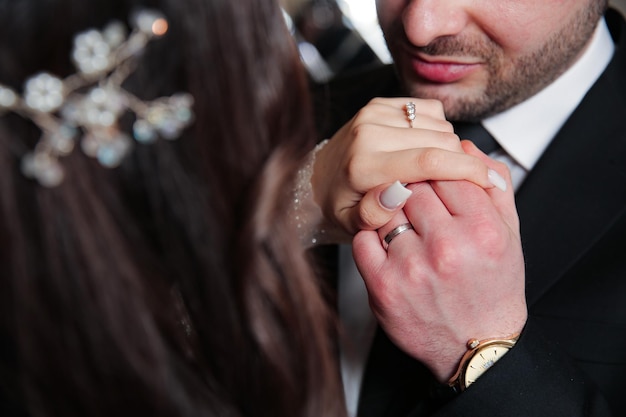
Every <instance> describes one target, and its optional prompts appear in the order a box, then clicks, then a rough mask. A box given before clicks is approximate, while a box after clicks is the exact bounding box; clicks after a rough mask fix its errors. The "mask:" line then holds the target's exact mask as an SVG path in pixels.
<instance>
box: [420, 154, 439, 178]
mask: <svg viewBox="0 0 626 417" xmlns="http://www.w3.org/2000/svg"><path fill="white" fill-rule="evenodd" d="M441 163H442V155H441V151H440V150H439V149H436V148H424V149H423V150H422V151H421V152H420V153H419V154H418V156H417V161H416V164H417V166H419V167H420V169H421V170H422V171H424V172H425V173H426V175H427V176H430V175H431V174H432V173H434V172H437V171H438V170H439V167H440V166H441Z"/></svg>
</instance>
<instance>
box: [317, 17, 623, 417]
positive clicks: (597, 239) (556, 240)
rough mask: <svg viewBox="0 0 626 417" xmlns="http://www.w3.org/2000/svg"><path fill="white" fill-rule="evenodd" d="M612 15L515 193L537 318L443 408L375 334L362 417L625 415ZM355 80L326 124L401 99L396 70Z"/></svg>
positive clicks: (335, 87)
mask: <svg viewBox="0 0 626 417" xmlns="http://www.w3.org/2000/svg"><path fill="white" fill-rule="evenodd" d="M606 18H607V22H608V23H609V28H610V30H611V34H612V36H613V38H614V41H615V43H616V47H617V49H616V52H615V56H614V57H613V59H612V61H611V63H610V65H609V67H608V68H607V69H606V71H605V72H604V73H603V74H602V76H601V78H600V79H599V80H598V81H597V82H596V83H595V85H594V86H593V87H592V89H591V90H590V91H589V92H588V93H587V95H586V96H585V98H584V100H583V101H582V102H581V104H580V105H579V106H578V108H577V109H576V110H575V112H574V113H573V114H572V116H571V117H570V118H569V119H568V120H567V122H566V123H565V125H564V126H563V128H562V129H561V130H560V131H559V132H558V134H557V135H556V136H555V138H554V140H553V141H552V142H551V144H550V146H549V147H548V148H547V149H546V151H545V153H544V154H543V155H542V157H541V159H540V160H539V161H538V163H537V164H536V166H535V167H534V168H533V170H532V171H531V172H530V173H529V175H528V177H527V178H526V180H525V181H524V183H523V184H522V186H521V187H520V188H519V190H518V192H517V193H516V202H517V208H518V212H519V216H520V221H521V232H522V233H521V234H522V240H523V242H522V243H523V247H524V252H525V259H526V281H527V285H526V288H527V300H528V308H529V313H530V316H529V321H528V323H527V325H526V328H525V329H524V332H523V333H522V337H521V338H520V340H519V342H518V344H517V345H516V347H515V348H514V349H512V350H511V352H510V353H509V354H507V356H505V357H504V358H503V359H502V360H501V361H499V362H498V363H496V364H495V365H494V367H493V368H492V369H490V370H489V371H488V372H487V373H485V374H484V375H483V376H482V377H481V378H480V379H479V380H478V381H477V382H476V383H475V384H474V385H472V386H471V387H470V388H469V389H468V390H467V391H465V392H464V393H462V394H461V395H458V396H456V397H454V398H453V399H452V400H450V401H447V402H444V403H443V405H441V404H440V403H437V402H436V401H433V400H432V396H431V395H430V394H429V389H430V387H431V386H432V385H431V384H432V377H431V376H430V374H429V372H428V371H427V370H426V369H425V368H424V367H423V366H422V365H421V364H419V363H418V362H417V361H414V360H413V359H411V358H409V357H408V356H406V355H404V354H403V353H402V352H400V351H399V350H398V349H397V348H395V347H394V346H393V345H392V344H391V343H390V342H389V340H388V339H387V338H386V336H385V335H384V333H383V332H382V331H379V332H378V334H377V336H376V338H375V341H374V345H373V347H372V352H371V354H370V358H369V361H368V365H367V368H366V373H365V377H364V382H363V387H362V394H361V399H360V404H359V415H360V416H361V417H370V416H371V417H380V416H398V415H408V414H411V415H414V416H421V415H441V416H444V415H455V416H478V415H481V416H509V417H510V416H533V417H536V416H546V417H547V416H550V417H553V416H568V417H572V416H609V415H615V416H617V415H626V394H625V393H623V391H625V387H626V22H625V21H624V19H623V17H622V16H620V15H619V13H617V12H616V11H613V10H609V12H607V15H606ZM353 80H355V81H353V82H351V83H346V82H345V81H339V80H337V81H335V82H333V83H332V84H329V85H326V86H322V87H320V88H318V89H317V94H316V101H317V105H318V106H317V108H318V113H317V114H318V117H319V122H320V125H322V126H324V124H323V123H327V124H326V125H325V126H338V125H339V124H340V123H343V122H345V121H346V120H347V118H348V117H350V116H352V115H353V114H354V113H355V112H356V111H357V110H358V109H359V108H360V107H362V106H363V105H364V104H365V103H366V102H367V100H368V99H369V98H371V97H374V96H394V95H398V94H400V90H399V88H398V83H397V81H396V79H395V76H394V74H393V70H391V69H390V68H383V69H379V70H377V71H375V72H371V73H370V74H368V75H363V76H361V77H360V78H359V77H355V78H353ZM373 80H379V81H378V82H376V83H374V82H373ZM345 97H353V98H354V97H356V99H352V100H350V101H348V102H347V101H345V100H342V99H341V98H345ZM329 99H330V102H329ZM320 103H325V104H324V105H323V106H319V105H320ZM329 103H330V104H329ZM320 109H323V110H321V111H320ZM327 132H328V131H327ZM607 403H608V404H609V405H608V406H607Z"/></svg>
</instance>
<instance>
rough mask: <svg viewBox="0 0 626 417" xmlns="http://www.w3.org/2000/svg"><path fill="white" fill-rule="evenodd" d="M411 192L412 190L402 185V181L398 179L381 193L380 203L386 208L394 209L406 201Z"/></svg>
mask: <svg viewBox="0 0 626 417" xmlns="http://www.w3.org/2000/svg"><path fill="white" fill-rule="evenodd" d="M411 194H412V191H411V190H409V189H408V188H405V187H404V186H402V184H400V181H396V182H394V183H393V184H391V185H390V186H389V187H387V189H386V190H385V191H383V192H382V193H380V204H381V205H382V206H383V207H385V208H386V209H389V210H393V209H395V208H397V207H398V206H399V205H401V204H402V203H404V202H405V201H406V200H407V199H408V198H409V196H410V195H411Z"/></svg>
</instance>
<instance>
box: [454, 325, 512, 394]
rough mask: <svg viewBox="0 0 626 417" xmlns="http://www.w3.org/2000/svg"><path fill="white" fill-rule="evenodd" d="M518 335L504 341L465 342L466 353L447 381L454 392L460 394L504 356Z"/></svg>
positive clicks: (495, 339) (497, 339) (498, 339)
mask: <svg viewBox="0 0 626 417" xmlns="http://www.w3.org/2000/svg"><path fill="white" fill-rule="evenodd" d="M518 338H519V333H517V334H514V335H512V336H509V337H506V338H504V339H500V338H494V339H485V340H477V339H472V340H470V341H469V342H467V352H465V354H464V355H463V357H462V358H461V363H460V364H459V368H458V369H457V371H456V373H455V374H454V376H453V377H452V378H450V380H449V381H448V385H449V386H450V387H451V388H452V389H453V390H454V391H455V392H461V391H464V390H465V389H467V387H469V386H470V385H471V384H473V383H474V382H476V380H477V379H478V378H479V377H480V376H481V375H482V374H484V373H485V371H486V370H487V369H489V368H491V366H492V365H493V364H494V363H496V362H497V361H498V360H500V358H502V356H504V355H505V354H506V353H507V352H508V351H509V350H511V348H512V347H513V346H515V343H516V342H517V339H518Z"/></svg>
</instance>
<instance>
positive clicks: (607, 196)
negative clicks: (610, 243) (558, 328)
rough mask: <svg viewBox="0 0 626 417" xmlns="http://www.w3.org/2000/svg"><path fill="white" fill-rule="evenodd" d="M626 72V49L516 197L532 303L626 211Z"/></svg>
mask: <svg viewBox="0 0 626 417" xmlns="http://www.w3.org/2000/svg"><path fill="white" fill-rule="evenodd" d="M622 37H623V35H622ZM622 45H623V43H622ZM623 74H626V54H625V51H624V50H623V48H622V50H621V51H620V50H619V49H618V50H617V51H616V55H615V57H614V58H613V62H612V63H611V64H610V66H609V68H608V69H607V71H606V72H605V73H604V74H603V75H602V77H601V78H600V79H599V80H598V81H597V82H596V84H595V85H594V87H593V88H592V89H591V90H590V91H589V92H588V94H587V95H586V96H585V98H584V100H583V101H582V103H581V104H580V105H579V107H578V108H577V109H576V111H575V112H574V114H573V115H572V116H571V117H570V119H569V120H568V122H566V124H565V125H564V126H563V128H562V129H561V131H560V132H559V133H558V134H557V136H556V137H555V139H554V140H553V141H552V143H551V145H550V146H549V147H548V149H547V150H546V152H545V153H544V154H543V156H542V157H541V159H540V160H539V161H538V163H537V165H536V166H535V168H533V170H532V171H531V173H530V174H529V176H528V177H527V179H526V181H525V182H524V184H523V185H522V187H521V188H520V190H519V191H518V193H517V195H516V200H517V209H518V212H519V216H520V221H521V230H522V240H523V242H522V243H523V245H524V256H525V259H526V277H527V297H528V304H529V305H532V304H533V303H534V302H535V301H537V299H538V298H540V297H541V295H542V294H544V293H545V292H546V291H548V290H549V288H550V287H551V286H552V285H553V284H554V283H555V282H556V281H557V280H558V279H559V278H560V277H561V276H562V275H563V274H564V273H565V272H566V271H567V270H568V268H570V267H571V266H572V265H573V264H574V263H575V262H576V261H577V260H578V259H579V258H580V257H581V256H582V255H583V254H584V253H585V252H586V251H587V250H588V249H589V247H590V246H591V245H593V244H594V242H596V241H597V240H598V239H599V238H600V237H601V236H602V235H603V233H604V232H605V231H606V230H607V229H608V228H609V227H610V226H611V224H612V222H613V221H614V220H615V219H616V218H617V217H618V216H619V215H620V214H621V213H622V212H623V211H624V209H625V207H626V133H625V132H626V86H625V85H624V84H625V81H624V75H623Z"/></svg>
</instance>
